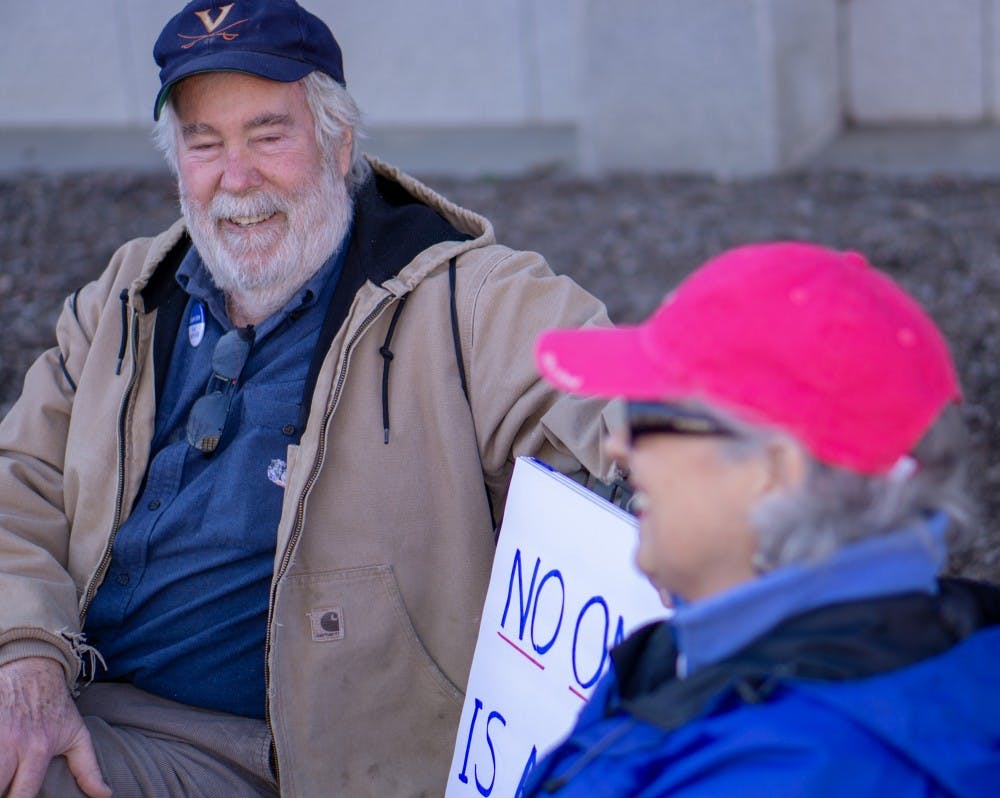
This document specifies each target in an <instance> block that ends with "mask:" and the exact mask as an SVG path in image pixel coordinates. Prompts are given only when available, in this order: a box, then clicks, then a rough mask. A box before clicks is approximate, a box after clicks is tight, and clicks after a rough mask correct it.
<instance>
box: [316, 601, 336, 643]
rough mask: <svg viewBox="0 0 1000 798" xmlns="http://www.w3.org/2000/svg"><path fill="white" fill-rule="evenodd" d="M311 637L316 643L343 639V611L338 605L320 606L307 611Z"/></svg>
mask: <svg viewBox="0 0 1000 798" xmlns="http://www.w3.org/2000/svg"><path fill="white" fill-rule="evenodd" d="M309 623H310V624H311V625H312V639H313V641H314V642H316V643H325V642H327V641H330V640H343V639H344V611H343V609H341V608H340V607H321V608H319V609H315V610H313V611H312V612H310V613H309Z"/></svg>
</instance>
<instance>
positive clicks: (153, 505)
mask: <svg viewBox="0 0 1000 798" xmlns="http://www.w3.org/2000/svg"><path fill="white" fill-rule="evenodd" d="M146 506H147V507H149V509H150V510H159V509H160V500H159V499H153V501H151V502H150V503H149V504H148V505H146Z"/></svg>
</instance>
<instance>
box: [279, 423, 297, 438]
mask: <svg viewBox="0 0 1000 798" xmlns="http://www.w3.org/2000/svg"><path fill="white" fill-rule="evenodd" d="M281 431H282V432H283V433H285V435H288V436H291V435H294V434H295V425H294V424H285V426H283V427H282V428H281Z"/></svg>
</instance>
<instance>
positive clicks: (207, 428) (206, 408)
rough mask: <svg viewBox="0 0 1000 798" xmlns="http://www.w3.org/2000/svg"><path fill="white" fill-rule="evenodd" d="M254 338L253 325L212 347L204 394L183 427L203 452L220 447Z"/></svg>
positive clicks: (193, 407)
mask: <svg viewBox="0 0 1000 798" xmlns="http://www.w3.org/2000/svg"><path fill="white" fill-rule="evenodd" d="M254 337H255V333H254V328H253V325H250V326H249V327H240V328H237V329H235V330H230V331H229V332H227V333H225V335H223V336H222V337H221V338H220V339H219V340H218V341H217V342H216V344H215V349H213V350H212V376H211V378H210V379H209V381H208V386H207V387H206V388H205V395H204V396H201V397H199V398H198V400H197V401H196V402H195V403H194V404H193V405H192V406H191V412H190V413H189V414H188V420H187V425H186V426H185V435H186V437H187V442H188V443H189V444H190V445H191V446H193V447H194V448H195V449H197V450H198V451H199V452H202V453H203V454H206V455H207V454H211V453H212V452H214V451H215V450H216V449H217V448H218V447H219V441H220V440H221V439H222V431H223V430H224V429H225V427H226V421H227V419H228V418H229V411H230V410H231V409H232V406H233V396H234V395H235V393H236V385H237V383H238V382H239V379H240V375H241V374H242V373H243V368H244V366H246V363H247V359H248V358H249V357H250V349H251V348H252V347H253V342H254Z"/></svg>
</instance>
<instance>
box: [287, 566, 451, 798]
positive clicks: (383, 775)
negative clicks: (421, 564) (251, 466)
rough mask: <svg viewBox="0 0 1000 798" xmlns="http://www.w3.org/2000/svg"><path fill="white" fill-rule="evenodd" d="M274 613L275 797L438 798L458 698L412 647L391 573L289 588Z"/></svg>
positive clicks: (364, 571)
mask: <svg viewBox="0 0 1000 798" xmlns="http://www.w3.org/2000/svg"><path fill="white" fill-rule="evenodd" d="M276 602H277V604H276V610H275V623H274V625H273V648H272V658H273V662H272V670H271V676H272V683H271V695H272V705H271V718H272V721H273V725H274V731H275V737H276V742H277V746H278V751H279V757H280V760H281V772H282V777H283V783H282V792H283V794H284V792H285V790H286V789H288V790H289V794H301V795H314V794H325V791H332V792H333V793H336V794H347V795H352V796H362V795H392V794H394V793H395V792H396V791H397V790H398V788H399V784H400V782H401V781H402V782H403V783H405V784H406V785H407V793H408V794H420V792H421V789H424V790H426V793H427V794H429V795H436V794H442V793H443V790H444V785H445V781H446V778H447V770H448V766H449V764H450V762H451V754H452V751H453V749H454V745H455V731H456V728H457V726H458V720H459V716H460V714H461V710H462V700H463V695H462V692H461V690H459V689H458V687H457V686H456V685H455V684H453V683H452V682H451V680H450V679H448V677H447V676H446V675H445V674H444V673H443V672H442V671H441V669H440V668H439V667H438V666H437V664H436V663H435V662H434V660H433V659H432V658H431V656H430V654H429V653H428V652H427V650H426V648H425V647H424V645H423V644H422V642H421V641H420V639H419V637H418V636H417V633H416V631H415V629H414V626H413V623H412V622H411V620H410V617H409V615H408V613H407V611H406V608H405V606H404V604H403V599H402V596H401V594H400V591H399V587H398V584H397V582H396V579H395V576H394V575H393V572H392V568H391V566H389V565H372V566H367V567H361V568H350V569H345V570H342V571H330V572H324V573H313V574H299V575H295V576H289V577H286V578H285V579H284V580H283V581H282V584H281V585H280V587H279V589H278V593H277V596H276ZM293 783H294V786H293ZM418 785H419V787H418ZM411 790H412V793H411V792H410V791H411Z"/></svg>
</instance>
